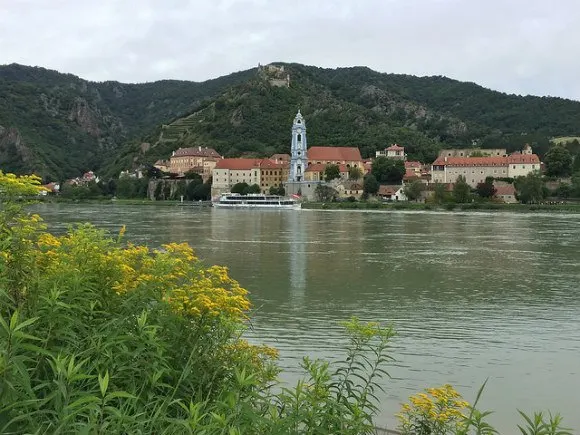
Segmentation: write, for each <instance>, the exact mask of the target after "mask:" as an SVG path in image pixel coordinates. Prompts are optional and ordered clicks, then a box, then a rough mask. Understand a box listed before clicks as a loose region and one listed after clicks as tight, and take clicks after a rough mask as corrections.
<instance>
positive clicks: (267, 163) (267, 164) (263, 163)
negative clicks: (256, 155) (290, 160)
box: [256, 159, 288, 169]
mask: <svg viewBox="0 0 580 435" xmlns="http://www.w3.org/2000/svg"><path fill="white" fill-rule="evenodd" d="M256 166H257V167H259V168H264V169H266V168H268V169H280V168H283V167H285V166H288V165H287V164H284V163H276V162H275V161H273V160H270V159H262V160H259V161H258V163H257V164H256Z"/></svg>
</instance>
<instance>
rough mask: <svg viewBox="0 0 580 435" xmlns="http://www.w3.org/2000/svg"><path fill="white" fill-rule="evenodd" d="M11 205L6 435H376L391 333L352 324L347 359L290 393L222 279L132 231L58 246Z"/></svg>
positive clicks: (5, 291)
mask: <svg viewBox="0 0 580 435" xmlns="http://www.w3.org/2000/svg"><path fill="white" fill-rule="evenodd" d="M0 181H1V179H0ZM36 185H37V183H36V182H32V183H28V182H25V183H24V186H25V187H26V189H28V190H27V191H26V192H25V193H26V194H31V190H34V189H33V188H31V186H36ZM20 187H22V186H20ZM4 192H7V190H6V189H5V190H4ZM11 193H14V194H15V195H18V194H19V191H18V189H16V188H15V189H14V192H11ZM20 193H24V190H21V191H20ZM6 198H8V197H7V196H5V197H4V202H2V203H1V204H0V205H1V207H2V212H1V216H2V220H1V225H0V247H1V255H0V302H1V304H0V433H71V434H72V433H75V434H76V433H87V434H88V433H90V434H93V433H95V434H97V433H99V434H100V433H103V434H104V433H131V434H133V433H143V434H145V433H147V434H149V433H165V434H167V433H170V434H172V433H175V434H182V433H195V434H204V433H205V434H214V433H215V434H218V433H220V434H221V433H227V434H246V433H255V434H262V433H264V434H266V433H267V434H270V433H280V434H285V433H287V434H291V433H343V434H364V433H371V432H372V430H373V424H372V416H373V415H374V413H375V412H376V410H377V402H376V398H375V392H376V390H377V389H379V388H380V387H379V385H378V382H377V381H378V380H379V379H380V378H381V377H382V376H383V375H384V371H383V368H382V367H383V365H384V363H385V362H386V361H387V360H388V356H387V345H388V342H389V339H390V337H391V336H392V330H391V329H383V328H381V327H380V326H379V325H377V324H363V323H360V322H358V321H356V320H353V321H351V322H348V323H347V324H345V327H346V328H347V331H348V333H349V336H350V345H349V347H348V349H347V351H348V359H347V360H346V361H345V362H344V363H342V364H338V365H330V364H328V363H326V362H323V361H311V360H308V359H305V360H304V364H303V366H304V368H305V370H306V379H305V380H303V381H301V382H299V383H298V384H297V385H296V386H295V387H294V388H282V386H281V385H279V384H278V383H277V382H276V376H277V374H278V369H277V367H276V365H275V364H274V360H275V358H276V351H275V350H274V349H272V348H269V347H267V346H256V345H251V344H249V343H248V342H247V341H245V340H243V339H242V338H241V334H242V333H243V331H244V328H245V325H246V320H247V316H248V313H249V309H250V303H249V301H248V298H247V292H246V290H244V289H243V288H242V287H241V286H240V285H239V284H238V283H237V282H236V281H235V280H233V279H232V278H231V277H230V276H229V275H228V271H227V269H226V268H224V267H220V266H211V267H207V266H205V265H204V264H203V263H202V262H201V261H200V260H199V259H198V258H197V257H196V256H195V254H194V252H193V250H192V249H191V248H190V247H189V246H187V245H186V244H168V245H164V246H163V247H161V248H160V249H149V248H148V247H145V246H136V245H132V244H130V243H125V242H124V241H123V233H124V229H122V230H121V231H120V233H119V235H118V236H117V237H115V238H113V237H110V236H108V235H107V234H106V233H104V232H102V231H99V230H98V229H96V228H94V227H93V226H90V225H81V226H78V227H76V228H72V229H71V230H69V231H68V232H67V233H66V234H64V235H61V236H58V237H57V236H54V235H52V234H50V233H48V232H46V228H45V226H44V225H43V223H42V220H41V219H40V217H39V216H36V215H28V214H25V213H24V212H23V211H22V210H21V209H19V208H18V206H15V205H14V204H13V203H12V202H11V201H8V202H6V201H5V200H6Z"/></svg>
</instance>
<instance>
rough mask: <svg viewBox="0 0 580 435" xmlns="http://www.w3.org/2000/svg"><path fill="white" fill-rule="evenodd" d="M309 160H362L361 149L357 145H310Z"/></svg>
mask: <svg viewBox="0 0 580 435" xmlns="http://www.w3.org/2000/svg"><path fill="white" fill-rule="evenodd" d="M308 160H326V161H329V160H333V161H350V162H352V161H362V157H361V155H360V150H359V149H358V148H355V147H310V148H308Z"/></svg>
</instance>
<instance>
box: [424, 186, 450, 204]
mask: <svg viewBox="0 0 580 435" xmlns="http://www.w3.org/2000/svg"><path fill="white" fill-rule="evenodd" d="M443 186H444V188H445V192H447V193H448V194H451V193H452V192H453V188H454V187H455V184H453V183H444V184H443ZM435 187H436V183H430V184H427V185H426V186H425V188H424V189H423V191H422V192H421V195H420V196H419V202H427V201H429V200H430V199H431V198H432V197H433V195H434V194H435Z"/></svg>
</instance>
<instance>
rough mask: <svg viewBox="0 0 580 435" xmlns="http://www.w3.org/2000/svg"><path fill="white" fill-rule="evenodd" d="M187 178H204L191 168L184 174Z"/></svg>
mask: <svg viewBox="0 0 580 435" xmlns="http://www.w3.org/2000/svg"><path fill="white" fill-rule="evenodd" d="M183 175H184V177H185V178H186V179H187V180H200V181H201V180H202V178H201V175H199V174H198V173H197V172H195V171H194V170H193V169H190V170H189V171H187V172H186V173H185V174H183Z"/></svg>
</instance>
